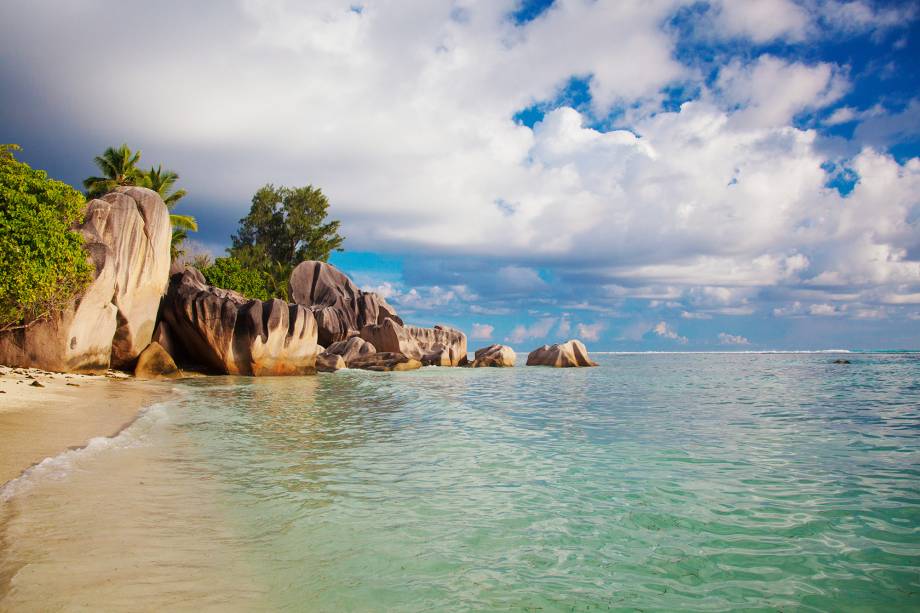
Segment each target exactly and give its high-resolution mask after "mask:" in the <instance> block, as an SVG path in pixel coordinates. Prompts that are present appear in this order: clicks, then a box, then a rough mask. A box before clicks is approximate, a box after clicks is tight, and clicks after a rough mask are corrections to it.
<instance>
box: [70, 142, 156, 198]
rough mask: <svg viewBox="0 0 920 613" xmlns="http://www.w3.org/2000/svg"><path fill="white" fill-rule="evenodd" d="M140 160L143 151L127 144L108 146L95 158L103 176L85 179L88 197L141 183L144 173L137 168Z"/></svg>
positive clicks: (84, 185) (98, 195)
mask: <svg viewBox="0 0 920 613" xmlns="http://www.w3.org/2000/svg"><path fill="white" fill-rule="evenodd" d="M140 161H141V152H140V151H131V149H129V148H128V145H127V144H122V145H121V146H120V147H109V148H107V149H106V150H105V151H104V152H103V153H102V155H97V156H96V157H95V158H93V162H94V163H95V164H96V167H97V168H99V170H100V171H101V172H102V176H100V177H89V178H87V179H84V181H83V187H85V188H86V195H87V197H89V198H99V197H100V196H104V195H106V194H107V193H109V192H110V191H112V190H114V189H115V188H116V187H118V186H120V185H140V184H141V181H143V175H144V173H143V172H142V171H140V170H138V168H137V163H138V162H140Z"/></svg>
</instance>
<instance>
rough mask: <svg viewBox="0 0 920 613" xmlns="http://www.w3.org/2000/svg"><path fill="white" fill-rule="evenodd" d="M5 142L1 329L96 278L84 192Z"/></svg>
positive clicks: (49, 309)
mask: <svg viewBox="0 0 920 613" xmlns="http://www.w3.org/2000/svg"><path fill="white" fill-rule="evenodd" d="M18 149H19V147H18V146H16V145H0V331H4V330H10V329H15V328H21V327H27V326H29V325H31V324H32V323H34V322H36V321H40V320H41V319H43V318H46V317H48V316H50V315H52V314H53V313H54V312H56V311H58V310H61V309H62V308H64V307H65V306H66V305H67V303H68V302H69V301H70V300H71V299H72V298H73V297H74V295H75V294H77V292H79V291H80V290H82V289H84V288H85V287H86V286H87V285H88V284H89V282H90V281H91V280H92V271H93V267H92V264H90V262H89V260H88V258H87V254H86V251H85V250H84V249H83V237H82V236H81V235H80V234H78V233H77V232H74V231H72V230H71V227H72V226H73V225H74V224H75V223H80V222H82V221H83V216H84V213H85V207H86V203H85V201H84V198H83V194H81V193H80V192H78V191H77V190H75V189H73V188H72V187H71V186H69V185H67V184H66V183H62V182H61V181H55V180H53V179H49V178H48V175H47V174H46V173H45V172H44V171H41V170H34V169H32V168H30V167H29V166H28V165H27V164H24V163H22V162H20V161H18V160H17V159H16V158H15V157H14V155H13V152H14V151H16V150H18Z"/></svg>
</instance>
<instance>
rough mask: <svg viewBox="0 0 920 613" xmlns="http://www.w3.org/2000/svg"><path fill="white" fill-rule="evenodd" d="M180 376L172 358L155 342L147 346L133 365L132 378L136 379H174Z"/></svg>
mask: <svg viewBox="0 0 920 613" xmlns="http://www.w3.org/2000/svg"><path fill="white" fill-rule="evenodd" d="M181 374H182V373H180V372H179V368H178V367H177V366H176V363H175V362H174V361H173V359H172V356H171V355H169V354H168V353H167V352H166V350H165V349H163V346H162V345H160V344H159V343H157V342H152V343H150V344H149V345H147V348H146V349H144V350H143V351H141V354H140V355H139V356H137V364H135V365H134V376H135V377H137V378H138V379H175V378H176V377H179V376H180V375H181Z"/></svg>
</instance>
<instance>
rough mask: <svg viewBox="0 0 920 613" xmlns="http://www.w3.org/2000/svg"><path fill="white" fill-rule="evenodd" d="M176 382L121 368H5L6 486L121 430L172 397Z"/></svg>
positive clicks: (2, 449)
mask: <svg viewBox="0 0 920 613" xmlns="http://www.w3.org/2000/svg"><path fill="white" fill-rule="evenodd" d="M171 385H172V384H171V383H169V382H154V381H139V380H136V379H134V378H133V377H129V376H128V375H125V374H123V373H116V372H110V373H109V374H107V375H77V374H61V373H51V372H46V371H43V370H39V369H26V368H10V367H7V366H0V440H2V445H0V485H2V484H3V483H6V482H7V481H9V480H11V479H15V478H16V477H18V476H19V475H20V474H21V473H22V471H24V470H26V469H27V468H29V467H30V466H32V465H34V464H37V463H38V462H41V461H42V460H44V459H45V458H48V457H53V456H55V455H58V454H59V453H61V452H63V451H66V450H67V449H71V448H75V447H82V446H83V445H85V444H86V443H87V442H88V441H89V440H90V439H92V438H94V437H97V436H113V435H115V434H117V433H118V432H119V431H120V430H121V429H122V428H124V427H125V426H126V425H127V424H130V423H131V422H132V421H133V420H134V419H135V417H136V416H137V414H138V412H139V411H140V410H141V409H143V408H144V407H146V406H149V405H150V404H153V403H155V402H157V401H159V400H162V399H165V398H166V397H168V395H169V393H170V389H171Z"/></svg>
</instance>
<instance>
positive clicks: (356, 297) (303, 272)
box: [290, 261, 402, 347]
mask: <svg viewBox="0 0 920 613" xmlns="http://www.w3.org/2000/svg"><path fill="white" fill-rule="evenodd" d="M290 297H291V300H293V301H294V302H295V303H297V304H299V305H302V306H304V307H307V308H308V309H310V310H311V311H313V313H314V315H315V317H316V325H317V339H318V342H319V344H320V345H322V346H324V347H328V346H330V345H332V344H333V343H337V342H340V341H344V340H347V339H349V338H350V337H352V336H357V335H358V332H359V331H360V330H361V329H362V328H363V327H364V326H367V325H376V324H380V323H383V322H384V321H385V320H392V321H395V322H396V323H398V324H400V325H402V320H401V319H400V318H399V317H398V316H397V315H396V311H394V310H393V307H391V306H390V305H389V304H387V302H386V300H384V299H383V298H381V297H380V296H378V295H377V294H375V293H373V292H365V291H363V290H361V289H360V288H358V286H357V285H355V284H354V282H352V280H351V279H349V278H348V277H347V276H345V274H344V273H342V271H340V270H339V269H338V268H336V267H335V266H333V265H331V264H327V263H326V262H316V261H306V262H301V263H300V264H298V265H297V267H296V268H294V270H293V272H291V279H290Z"/></svg>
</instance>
